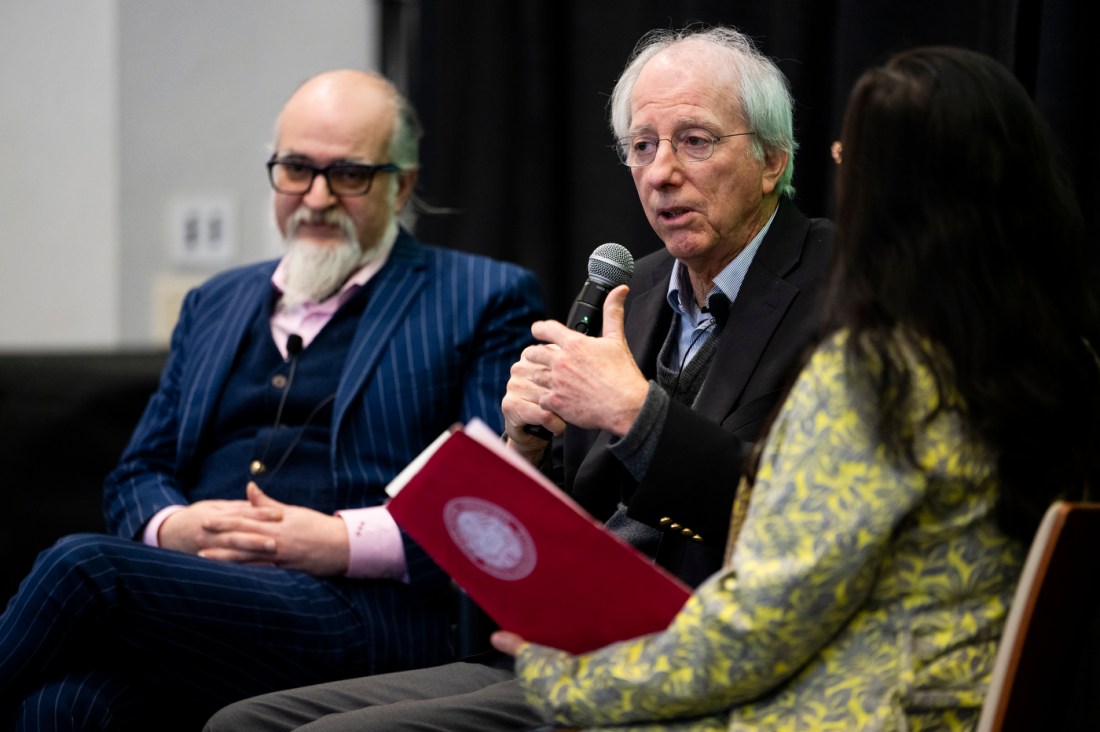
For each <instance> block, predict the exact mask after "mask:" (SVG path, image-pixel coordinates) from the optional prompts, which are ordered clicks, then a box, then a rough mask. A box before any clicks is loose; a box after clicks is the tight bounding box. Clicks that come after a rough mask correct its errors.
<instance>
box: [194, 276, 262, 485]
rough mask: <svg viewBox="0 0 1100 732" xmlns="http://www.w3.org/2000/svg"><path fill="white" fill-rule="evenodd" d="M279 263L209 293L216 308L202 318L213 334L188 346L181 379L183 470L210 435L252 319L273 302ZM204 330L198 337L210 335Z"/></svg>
mask: <svg viewBox="0 0 1100 732" xmlns="http://www.w3.org/2000/svg"><path fill="white" fill-rule="evenodd" d="M276 264H277V263H276V262H269V263H265V264H264V265H262V266H259V267H257V268H255V269H253V270H251V271H249V272H247V273H245V275H244V276H243V277H242V278H241V279H240V281H238V282H235V283H230V284H229V285H228V287H227V288H226V289H225V291H224V292H220V293H219V292H214V293H211V295H210V296H211V297H212V298H213V302H211V303H208V304H206V305H205V306H204V310H203V312H202V313H201V314H200V317H202V318H205V319H209V320H210V321H211V322H210V325H209V334H206V335H203V336H201V337H194V338H193V339H192V342H190V343H189V344H188V346H189V348H191V349H193V356H192V357H191V358H189V359H188V361H187V364H188V365H187V367H186V369H187V370H186V371H185V372H184V374H183V377H182V378H181V384H180V389H181V391H183V394H182V395H181V397H182V398H183V400H184V404H185V407H184V411H183V414H182V417H181V419H180V442H179V454H180V456H181V458H180V459H181V464H182V463H183V462H186V461H187V459H189V457H190V456H191V455H192V454H193V453H194V450H195V449H196V446H197V445H198V442H199V438H200V437H201V435H203V434H205V433H206V430H207V427H208V426H209V422H210V420H211V419H212V418H213V416H214V409H213V408H214V405H215V404H217V402H218V395H219V394H220V393H221V391H222V388H223V387H224V385H225V380H226V378H228V375H229V369H230V367H231V366H232V365H233V359H234V358H235V357H236V355H237V350H238V348H239V346H240V344H241V341H242V340H243V339H244V334H245V331H246V330H247V329H248V327H249V325H250V323H251V322H252V319H253V318H255V317H256V316H257V314H258V312H259V310H260V308H262V307H263V304H264V301H265V299H266V298H270V297H271V285H270V283H271V275H272V273H273V272H274V271H275V266H276ZM206 330H207V329H206V328H205V327H201V328H196V329H195V330H194V332H197V333H206Z"/></svg>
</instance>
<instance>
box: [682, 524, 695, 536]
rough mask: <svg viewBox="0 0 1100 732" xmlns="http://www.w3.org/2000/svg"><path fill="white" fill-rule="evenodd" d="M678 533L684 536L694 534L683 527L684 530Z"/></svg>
mask: <svg viewBox="0 0 1100 732" xmlns="http://www.w3.org/2000/svg"><path fill="white" fill-rule="evenodd" d="M680 533H681V534H683V535H684V536H691V535H692V534H694V533H695V532H694V531H692V530H691V529H689V528H687V527H686V526H685V527H684V529H683V530H682V531H681V532H680Z"/></svg>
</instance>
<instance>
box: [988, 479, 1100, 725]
mask: <svg viewBox="0 0 1100 732" xmlns="http://www.w3.org/2000/svg"><path fill="white" fill-rule="evenodd" d="M1098 563H1100V503H1070V502H1065V501H1058V502H1056V503H1054V504H1053V505H1051V507H1050V508H1049V509H1048V510H1047V512H1046V515H1045V516H1044V517H1043V521H1042V523H1041V524H1040V526H1039V530H1038V531H1037V532H1036V534H1035V539H1034V540H1033V541H1032V544H1031V549H1030V550H1029V552H1028V556H1027V560H1026V561H1025V563H1024V567H1023V571H1022V573H1021V575H1020V583H1019V585H1018V586H1017V588H1016V595H1015V597H1014V599H1013V601H1012V607H1011V609H1010V610H1009V614H1008V618H1007V620H1006V621H1005V629H1004V635H1003V636H1002V638H1001V645H1000V648H999V650H998V652H997V659H996V662H995V666H994V670H993V677H992V680H991V682H990V686H989V692H988V694H987V696H986V700H985V704H984V705H983V706H982V715H981V720H980V721H979V723H978V730H979V732H1012V730H1028V731H1029V732H1030V731H1032V730H1075V729H1100V570H1098V566H1097V565H1098Z"/></svg>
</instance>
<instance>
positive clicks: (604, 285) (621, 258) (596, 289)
mask: <svg viewBox="0 0 1100 732" xmlns="http://www.w3.org/2000/svg"><path fill="white" fill-rule="evenodd" d="M633 274H634V258H633V257H632V256H631V254H630V252H629V251H628V250H627V249H626V247H624V246H622V245H621V244H613V243H607V244H601V245H600V246H598V247H596V249H595V250H594V251H593V252H592V255H591V256H590V257H589V258H588V279H587V280H586V281H585V283H584V285H583V286H582V287H581V290H580V292H579V293H578V295H577V297H576V300H575V301H574V303H573V307H572V308H571V309H570V311H569V316H568V317H567V318H566V321H565V325H564V327H566V328H568V329H569V330H570V331H575V332H577V333H583V334H585V335H589V336H594V337H596V336H600V335H601V334H602V332H603V305H604V301H605V300H606V299H607V295H608V293H609V292H611V291H612V290H613V289H614V288H616V287H618V286H619V285H624V284H626V283H627V282H628V281H629V280H630V278H631V276H632V275H633ZM546 325H547V326H552V325H558V327H559V328H561V327H562V326H561V325H560V324H549V323H548V324H546ZM616 327H617V328H621V323H619V324H617V326H616ZM536 337H540V336H539V335H538V334H537V333H536ZM544 340H546V342H547V343H548V344H552V345H559V346H560V343H557V342H556V341H555V340H554V339H553V337H551V338H550V339H544ZM627 356H629V353H627ZM630 363H631V365H633V360H631V361H630ZM514 371H515V369H514ZM509 392H510V393H511V392H513V385H512V382H510V383H509ZM506 401H507V397H506ZM523 431H524V432H525V433H527V434H529V435H533V436H535V437H538V438H539V439H542V440H550V439H551V438H552V437H553V435H552V433H551V432H550V430H548V429H546V428H545V427H543V426H542V425H537V424H527V425H524V427H523Z"/></svg>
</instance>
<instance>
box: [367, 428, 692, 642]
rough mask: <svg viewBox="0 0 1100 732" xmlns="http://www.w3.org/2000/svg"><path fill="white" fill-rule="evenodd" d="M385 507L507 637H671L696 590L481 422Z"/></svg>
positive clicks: (431, 459) (462, 432)
mask: <svg viewBox="0 0 1100 732" xmlns="http://www.w3.org/2000/svg"><path fill="white" fill-rule="evenodd" d="M387 491H388V492H389V493H390V494H391V495H392V496H393V498H392V499H391V500H390V501H389V503H388V507H389V511H390V513H391V515H392V516H393V518H394V520H395V521H396V522H397V523H398V525H399V526H400V527H401V528H402V529H404V530H405V531H406V532H408V534H409V535H410V536H412V538H413V539H415V540H416V541H417V542H418V543H419V544H420V545H421V546H422V547H423V548H424V550H425V551H427V552H428V554H430V555H431V556H432V558H433V559H435V561H436V562H437V563H438V564H439V566H440V567H442V568H443V569H444V570H445V571H446V572H447V573H448V574H450V575H451V577H452V578H453V579H454V580H455V582H456V583H457V584H458V585H459V586H460V587H462V588H463V589H464V590H466V592H467V593H468V594H469V595H470V597H471V598H473V600H474V601H475V602H476V603H477V604H478V605H480V606H481V608H482V609H483V610H485V612H486V613H488V615H489V616H490V617H491V618H492V619H493V620H494V621H496V622H497V623H498V624H499V625H500V627H501V628H503V629H505V630H511V631H513V632H515V633H518V634H519V635H521V636H522V637H523V638H525V639H526V640H529V641H532V642H534V643H539V644H541V645H547V646H552V647H554V648H560V649H562V650H564V651H569V652H570V653H583V652H585V651H589V650H593V649H595V648H600V647H602V646H605V645H608V644H609V643H613V642H615V641H619V640H625V639H627V638H633V637H636V636H639V635H643V634H646V633H650V632H653V631H657V630H662V629H664V628H666V627H667V626H668V624H669V622H670V621H671V620H672V617H673V616H674V615H675V614H676V613H677V611H678V610H679V609H680V608H681V607H682V606H683V604H684V602H685V601H686V600H687V598H688V596H689V595H690V592H691V591H690V590H689V589H688V588H687V586H686V585H684V584H683V583H681V582H680V581H679V580H678V579H676V578H675V577H673V576H672V575H671V574H669V573H668V572H666V571H665V570H663V569H662V568H660V567H658V566H657V565H655V564H654V563H653V562H652V561H651V560H649V559H648V558H647V557H645V556H644V555H643V554H641V552H639V551H637V550H636V549H635V548H634V547H632V546H630V545H629V544H627V543H626V542H624V541H622V540H621V539H619V538H618V537H617V536H615V535H614V534H612V533H611V532H610V531H608V530H607V529H606V528H605V527H604V526H603V524H601V523H599V522H598V521H596V520H595V519H594V518H593V517H592V516H590V515H589V514H588V513H586V512H585V511H584V509H582V508H581V507H580V506H579V505H577V504H576V503H575V502H574V501H573V500H572V499H570V498H569V497H568V496H567V495H565V493H563V492H562V491H561V490H560V489H558V488H557V487H556V486H555V485H554V484H553V483H551V482H550V481H549V480H548V479H547V478H546V477H545V476H543V475H542V474H541V473H539V472H538V471H537V470H535V469H534V468H533V467H531V466H530V465H529V464H527V463H526V462H525V461H523V460H522V458H520V457H519V456H517V455H515V454H513V453H512V452H511V451H510V450H509V449H508V448H507V447H505V446H504V445H503V444H502V443H501V441H500V438H499V437H498V436H497V435H495V434H492V432H491V431H490V430H489V428H488V427H487V426H486V425H485V424H484V423H481V422H480V421H476V420H475V421H471V423H470V424H468V425H467V426H466V427H465V428H456V429H455V431H452V432H449V433H447V434H445V435H443V436H441V437H440V439H438V440H436V442H435V443H433V444H432V445H431V446H430V447H429V448H428V449H427V450H425V452H424V454H422V455H421V457H420V458H418V459H417V460H416V461H414V462H413V464H412V465H410V466H409V467H408V468H407V469H406V470H405V471H403V472H402V474H401V475H399V476H398V477H397V478H396V479H395V480H394V482H393V483H392V484H391V485H390V487H388V488H387Z"/></svg>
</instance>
